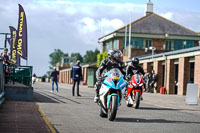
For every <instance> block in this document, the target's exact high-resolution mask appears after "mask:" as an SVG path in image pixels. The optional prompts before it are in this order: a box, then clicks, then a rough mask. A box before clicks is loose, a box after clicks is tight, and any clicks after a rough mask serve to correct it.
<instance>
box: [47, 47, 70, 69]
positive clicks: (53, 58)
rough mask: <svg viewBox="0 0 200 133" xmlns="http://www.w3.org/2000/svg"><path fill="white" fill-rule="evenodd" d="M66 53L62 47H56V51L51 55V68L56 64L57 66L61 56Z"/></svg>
mask: <svg viewBox="0 0 200 133" xmlns="http://www.w3.org/2000/svg"><path fill="white" fill-rule="evenodd" d="M64 55H65V54H64V53H63V52H62V50H60V49H54V52H53V53H51V54H50V55H49V57H50V62H49V63H50V64H51V66H50V69H52V68H53V67H54V66H56V64H57V63H60V62H61V57H62V56H64ZM67 55H68V54H67Z"/></svg>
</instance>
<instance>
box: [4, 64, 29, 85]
mask: <svg viewBox="0 0 200 133" xmlns="http://www.w3.org/2000/svg"><path fill="white" fill-rule="evenodd" d="M4 69H5V70H4V71H6V70H7V69H8V70H9V72H8V73H6V75H5V80H6V83H7V82H10V81H11V82H12V83H13V84H15V82H18V83H21V84H24V85H26V86H32V69H33V68H32V66H9V67H8V66H6V67H4Z"/></svg>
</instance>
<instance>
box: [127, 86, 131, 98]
mask: <svg viewBox="0 0 200 133" xmlns="http://www.w3.org/2000/svg"><path fill="white" fill-rule="evenodd" d="M131 91H132V88H131V87H129V86H128V89H127V94H126V97H127V98H128V95H129V94H130V93H131Z"/></svg>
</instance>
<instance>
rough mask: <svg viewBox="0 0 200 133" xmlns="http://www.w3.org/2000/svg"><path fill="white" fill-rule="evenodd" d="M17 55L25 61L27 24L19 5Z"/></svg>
mask: <svg viewBox="0 0 200 133" xmlns="http://www.w3.org/2000/svg"><path fill="white" fill-rule="evenodd" d="M16 40H17V41H16V43H17V54H19V55H20V56H21V57H22V58H23V59H25V60H27V58H28V57H27V54H28V51H27V50H28V44H27V23H26V15H25V12H24V9H23V7H22V6H21V5H20V4H19V20H18V28H17V39H16Z"/></svg>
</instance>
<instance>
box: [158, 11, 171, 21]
mask: <svg viewBox="0 0 200 133" xmlns="http://www.w3.org/2000/svg"><path fill="white" fill-rule="evenodd" d="M160 15H161V16H163V17H164V18H166V19H170V20H172V18H173V13H172V12H167V13H164V14H160Z"/></svg>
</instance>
